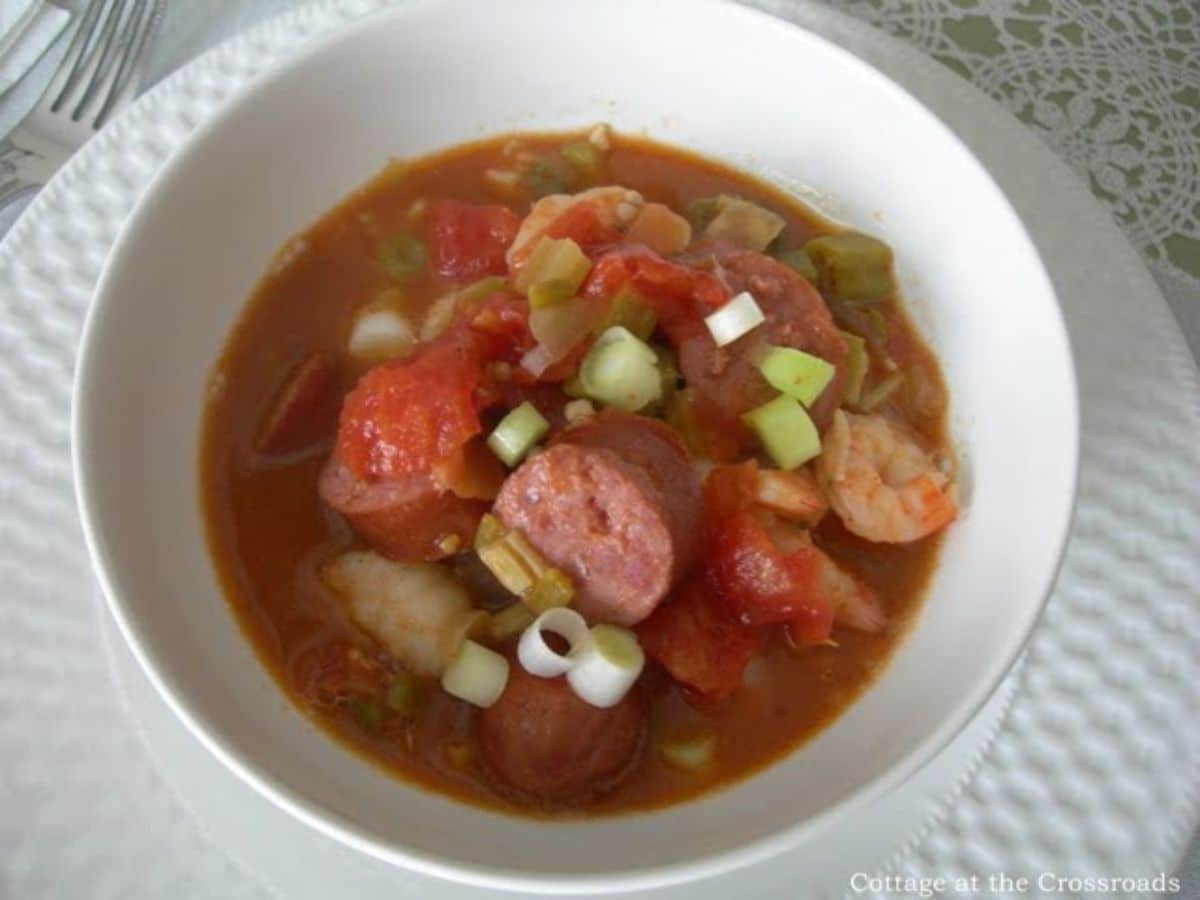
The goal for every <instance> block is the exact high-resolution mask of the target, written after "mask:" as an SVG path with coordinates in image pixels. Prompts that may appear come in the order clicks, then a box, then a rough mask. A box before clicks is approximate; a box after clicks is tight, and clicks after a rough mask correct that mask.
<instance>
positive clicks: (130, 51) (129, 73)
mask: <svg viewBox="0 0 1200 900" xmlns="http://www.w3.org/2000/svg"><path fill="white" fill-rule="evenodd" d="M161 10H162V3H161V0H137V5H136V6H135V7H134V10H133V13H132V14H131V26H132V27H131V28H130V29H129V34H130V37H129V41H128V42H127V43H126V45H125V53H124V55H123V56H122V58H121V64H120V65H119V66H118V67H117V73H116V75H114V76H113V79H112V84H111V85H110V86H109V89H108V96H107V97H105V98H104V105H103V106H101V107H100V112H98V113H97V114H96V127H97V128H101V127H102V126H103V125H104V123H105V122H106V121H108V117H109V115H111V114H112V112H113V111H114V110H115V109H116V107H117V104H118V103H119V102H120V101H121V98H122V96H123V95H124V93H125V89H126V88H127V87H128V86H129V85H130V83H131V82H132V81H133V80H134V77H135V75H136V74H137V67H138V64H139V63H140V62H141V61H142V57H143V56H144V55H145V52H146V48H147V47H148V46H149V43H150V34H151V32H152V31H154V28H155V25H156V24H157V22H158V17H159V14H160V12H161Z"/></svg>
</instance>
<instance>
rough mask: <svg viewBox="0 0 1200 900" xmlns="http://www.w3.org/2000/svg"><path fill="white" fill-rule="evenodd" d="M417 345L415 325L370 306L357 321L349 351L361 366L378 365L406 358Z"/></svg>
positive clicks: (348, 342)
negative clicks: (363, 364) (390, 360)
mask: <svg viewBox="0 0 1200 900" xmlns="http://www.w3.org/2000/svg"><path fill="white" fill-rule="evenodd" d="M416 342H417V336H416V335H415V334H414V333H413V327H412V325H410V324H409V322H408V319H406V318H405V317H404V316H403V315H401V313H399V312H398V311H397V310H395V309H391V308H388V307H382V306H377V305H375V304H371V305H370V306H367V307H364V308H363V309H362V310H360V311H359V313H358V315H356V316H355V317H354V324H353V325H352V326H351V327H350V338H349V340H348V341H347V342H346V350H347V352H348V353H349V354H350V356H351V357H353V358H354V359H356V360H358V361H359V362H364V363H376V362H383V361H384V360H385V359H396V358H398V357H401V356H405V355H406V354H407V353H408V352H409V351H411V350H412V349H413V347H414V346H415V345H416Z"/></svg>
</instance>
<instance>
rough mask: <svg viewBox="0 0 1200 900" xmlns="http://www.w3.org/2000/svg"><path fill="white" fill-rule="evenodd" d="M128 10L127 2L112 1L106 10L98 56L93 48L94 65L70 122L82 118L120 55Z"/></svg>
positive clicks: (126, 26) (127, 19)
mask: <svg viewBox="0 0 1200 900" xmlns="http://www.w3.org/2000/svg"><path fill="white" fill-rule="evenodd" d="M128 10H129V2H128V0H112V4H111V5H110V6H109V8H108V18H107V19H106V20H105V22H104V32H103V33H102V35H101V38H100V40H99V41H97V48H98V50H99V55H97V54H96V48H94V49H93V53H92V55H93V57H94V58H95V65H93V66H92V67H91V70H90V74H89V75H88V81H87V85H86V86H85V87H84V89H83V96H81V97H80V98H79V100H78V101H77V102H76V103H75V104H74V108H73V109H72V110H71V119H72V121H75V122H78V121H79V120H80V119H81V118H82V117H83V112H84V110H85V109H87V107H88V105H89V104H90V103H91V102H92V99H93V98H94V97H95V96H96V93H97V91H99V89H100V86H101V85H102V84H103V83H104V81H105V79H106V78H108V75H109V72H110V70H111V69H112V66H113V64H114V63H115V62H116V60H117V58H118V54H120V53H121V51H122V49H123V45H124V43H125V42H126V41H127V37H126V32H127V30H128V27H129V19H130V17H129V15H127V12H128Z"/></svg>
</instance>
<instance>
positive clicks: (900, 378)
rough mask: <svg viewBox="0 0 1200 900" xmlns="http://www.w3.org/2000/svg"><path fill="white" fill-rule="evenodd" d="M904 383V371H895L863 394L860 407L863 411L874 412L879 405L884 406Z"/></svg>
mask: <svg viewBox="0 0 1200 900" xmlns="http://www.w3.org/2000/svg"><path fill="white" fill-rule="evenodd" d="M903 384H904V373H903V372H893V373H892V374H891V375H889V376H887V378H885V379H883V381H881V382H879V384H877V385H875V386H874V387H872V388H871V389H870V390H869V391H867V392H866V393H865V394H863V397H862V400H861V401H860V402H859V404H858V407H859V409H861V410H862V411H863V412H874V411H875V410H877V409H878V408H879V407H881V406H883V404H884V403H886V402H887V401H888V398H889V397H891V396H892V394H894V393H896V391H898V390H899V389H900V388H901V387H902V386H903Z"/></svg>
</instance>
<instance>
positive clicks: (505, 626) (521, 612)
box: [488, 602, 536, 644]
mask: <svg viewBox="0 0 1200 900" xmlns="http://www.w3.org/2000/svg"><path fill="white" fill-rule="evenodd" d="M535 618H536V616H534V614H533V610H531V609H530V608H529V607H528V606H526V605H525V604H524V603H521V602H517V603H514V604H513V605H512V606H508V607H505V608H504V609H502V610H500V612H498V613H492V617H491V619H489V620H488V637H489V638H490V639H491V641H492V642H493V643H496V644H502V643H504V642H505V641H509V640H512V639H513V638H515V637H516V636H517V635H519V634H520V633H521V632H522V631H524V630H525V629H526V628H528V627H529V626H530V625H531V624H532V623H533V620H534V619H535Z"/></svg>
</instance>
